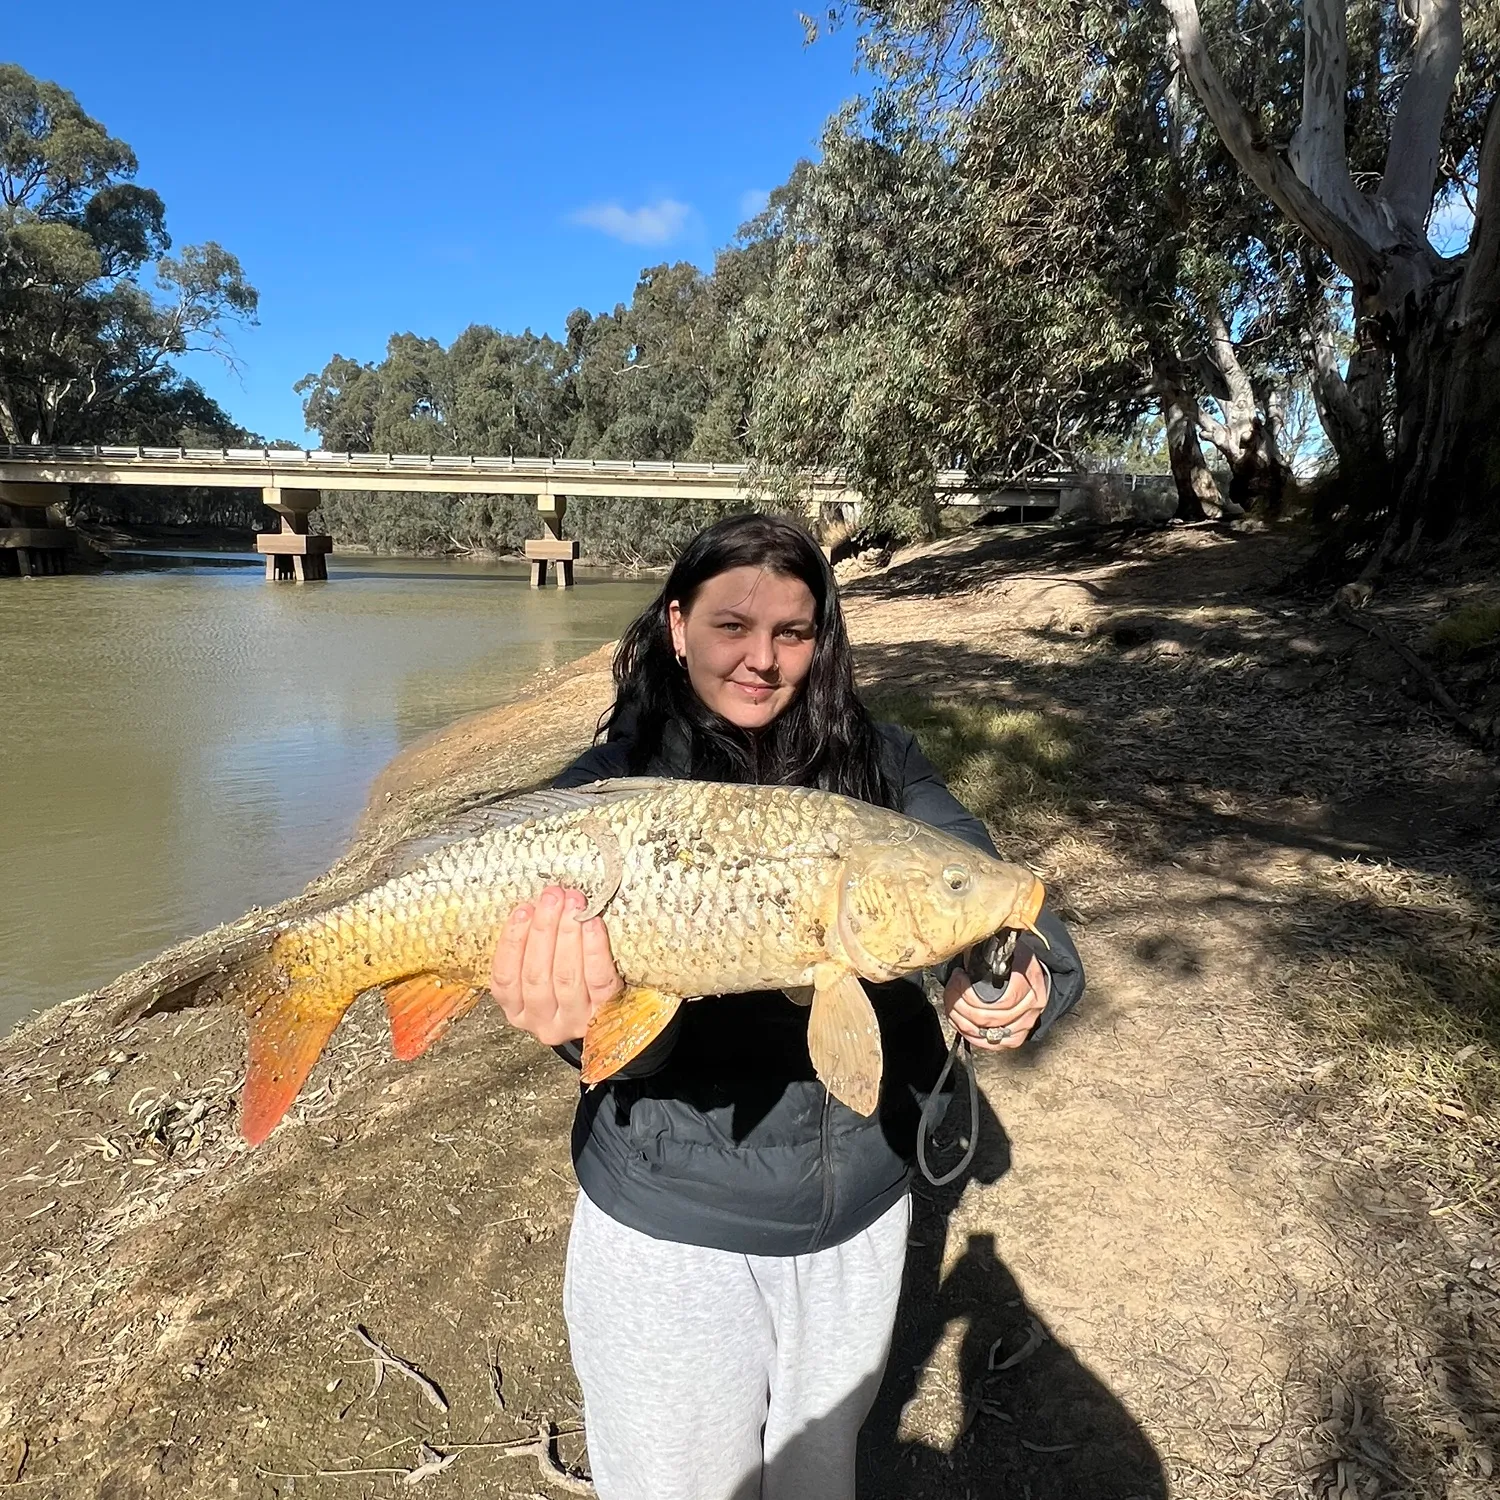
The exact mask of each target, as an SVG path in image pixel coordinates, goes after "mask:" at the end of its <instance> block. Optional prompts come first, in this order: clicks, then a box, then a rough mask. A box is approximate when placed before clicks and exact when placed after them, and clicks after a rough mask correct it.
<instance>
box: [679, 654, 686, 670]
mask: <svg viewBox="0 0 1500 1500" xmlns="http://www.w3.org/2000/svg"><path fill="white" fill-rule="evenodd" d="M677 665H678V666H679V667H681V668H682V670H683V671H684V672H686V671H687V657H686V656H685V655H684V654H683V653H682V652H680V651H679V652H678V653H677Z"/></svg>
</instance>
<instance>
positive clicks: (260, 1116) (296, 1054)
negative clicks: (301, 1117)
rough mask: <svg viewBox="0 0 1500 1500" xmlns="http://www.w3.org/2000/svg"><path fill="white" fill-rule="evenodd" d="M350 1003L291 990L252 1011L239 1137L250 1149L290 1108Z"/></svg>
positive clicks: (265, 999) (268, 998)
mask: <svg viewBox="0 0 1500 1500" xmlns="http://www.w3.org/2000/svg"><path fill="white" fill-rule="evenodd" d="M353 999H354V997H353V996H352V995H351V996H349V997H348V999H346V1000H343V1001H342V1002H340V1001H337V1000H334V999H332V998H331V997H329V996H324V995H308V994H307V993H305V992H303V993H300V994H299V993H298V990H297V988H296V987H295V986H293V987H291V988H287V989H283V990H279V991H272V992H271V993H269V994H267V995H265V996H264V997H263V998H262V999H261V1000H260V1001H259V1003H258V1004H256V1005H255V1006H254V1007H253V1008H252V1009H251V1011H250V1065H249V1067H248V1068H247V1069H246V1071H245V1093H244V1098H243V1100H242V1101H241V1107H240V1134H241V1135H243V1136H244V1138H245V1139H246V1140H247V1141H248V1142H249V1143H250V1144H251V1145H252V1146H258V1145H260V1143H261V1142H262V1141H263V1140H265V1138H266V1137H267V1136H268V1135H270V1133H271V1132H272V1131H273V1130H274V1129H275V1128H276V1124H277V1122H278V1121H279V1120H280V1119H281V1117H282V1116H283V1115H284V1114H285V1113H286V1112H287V1110H288V1109H289V1108H290V1107H291V1103H292V1100H293V1099H295V1098H296V1097H297V1091H298V1090H299V1089H300V1088H301V1087H302V1085H303V1084H304V1083H305V1082H306V1081H307V1075H308V1074H309V1073H310V1072H311V1071H312V1065H313V1064H314V1063H315V1062H317V1060H318V1058H319V1056H320V1055H321V1053H322V1051H323V1048H324V1047H326V1046H327V1045H328V1038H329V1037H330V1036H332V1035H333V1028H334V1027H335V1026H337V1025H338V1024H339V1022H340V1021H341V1020H343V1018H344V1012H345V1011H346V1010H348V1009H349V1006H350V1004H351V1003H352V1001H353Z"/></svg>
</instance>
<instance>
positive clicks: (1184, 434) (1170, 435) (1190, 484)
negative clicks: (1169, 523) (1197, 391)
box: [1157, 372, 1220, 521]
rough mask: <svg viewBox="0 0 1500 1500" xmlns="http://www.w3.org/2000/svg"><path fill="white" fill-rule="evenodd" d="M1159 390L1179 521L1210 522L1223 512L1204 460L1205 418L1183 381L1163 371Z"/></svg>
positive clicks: (1174, 515)
mask: <svg viewBox="0 0 1500 1500" xmlns="http://www.w3.org/2000/svg"><path fill="white" fill-rule="evenodd" d="M1157 390H1158V393H1159V395H1160V399H1161V416H1162V422H1163V423H1164V424H1165V426H1166V429H1167V457H1168V459H1169V460H1170V461H1171V465H1172V478H1173V479H1174V480H1175V481H1176V482H1177V509H1176V510H1175V511H1174V512H1173V515H1172V519H1173V520H1175V521H1206V520H1208V519H1209V516H1210V514H1212V515H1215V516H1217V515H1218V514H1219V511H1220V497H1219V486H1218V484H1217V482H1216V481H1215V479H1214V476H1213V474H1212V472H1211V471H1210V469H1209V467H1208V463H1207V461H1206V460H1205V459H1204V457H1203V445H1202V443H1200V442H1199V440H1198V430H1199V422H1200V420H1201V415H1200V413H1199V410H1198V399H1197V397H1196V396H1194V395H1193V394H1192V392H1191V391H1189V390H1188V389H1187V387H1186V386H1185V385H1184V384H1183V382H1182V381H1181V380H1180V379H1177V378H1176V377H1175V376H1173V375H1172V374H1169V373H1161V372H1159V373H1158V375H1157Z"/></svg>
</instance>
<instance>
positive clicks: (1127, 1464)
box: [859, 1094, 1167, 1500]
mask: <svg viewBox="0 0 1500 1500" xmlns="http://www.w3.org/2000/svg"><path fill="white" fill-rule="evenodd" d="M962 1108H963V1106H962V1104H956V1105H955V1107H954V1113H955V1114H957V1113H959V1112H960V1111H961V1110H962ZM979 1110H980V1114H979V1119H978V1120H977V1121H976V1122H975V1124H976V1125H977V1128H978V1130H979V1147H978V1151H977V1152H976V1156H975V1161H974V1165H973V1167H972V1168H971V1170H970V1172H969V1173H968V1174H965V1176H964V1177H963V1178H961V1179H960V1180H959V1181H957V1182H953V1183H950V1184H948V1185H947V1186H945V1187H938V1188H934V1187H930V1186H928V1185H927V1184H926V1183H923V1182H919V1183H918V1185H917V1189H916V1191H915V1192H914V1194H913V1215H912V1230H911V1240H910V1246H909V1249H908V1251H907V1261H906V1278H905V1282H904V1284H903V1286H902V1292H901V1307H900V1311H899V1312H898V1314H897V1319H896V1334H895V1340H894V1343H893V1345H892V1347H891V1355H890V1359H889V1360H888V1362H887V1364H886V1375H885V1380H884V1382H883V1383H882V1385H881V1389H880V1393H879V1395H878V1396H877V1398H876V1401H875V1406H874V1409H873V1411H872V1412H871V1414H870V1418H869V1420H868V1421H867V1422H866V1424H865V1427H864V1431H863V1433H862V1434H861V1439H860V1454H859V1460H860V1462H859V1469H860V1481H859V1494H860V1495H861V1496H862V1497H866V1500H895V1497H898V1496H900V1497H903V1500H904V1497H913V1500H915V1497H922V1496H933V1497H936V1496H954V1497H960V1496H962V1497H968V1496H972V1497H974V1500H981V1497H992V1496H993V1497H1000V1496H1015V1497H1016V1500H1021V1497H1023V1496H1025V1497H1030V1500H1162V1497H1164V1496H1165V1495H1166V1493H1167V1482H1166V1477H1165V1474H1164V1472H1163V1469H1162V1464H1161V1460H1160V1458H1159V1457H1158V1456H1157V1453H1156V1450H1155V1449H1154V1448H1153V1447H1152V1445H1151V1442H1150V1440H1149V1439H1148V1438H1147V1437H1146V1435H1145V1433H1144V1432H1143V1431H1142V1430H1141V1428H1140V1426H1139V1425H1138V1424H1137V1423H1136V1421H1135V1419H1134V1418H1133V1417H1132V1416H1131V1414H1130V1413H1129V1412H1128V1411H1127V1410H1126V1408H1125V1406H1124V1405H1123V1404H1122V1403H1121V1401H1120V1400H1119V1398H1118V1397H1117V1396H1115V1395H1114V1393H1113V1392H1112V1391H1110V1389H1109V1388H1108V1386H1106V1385H1105V1384H1104V1382H1103V1381H1101V1380H1100V1379H1099V1377H1098V1376H1096V1375H1095V1374H1093V1372H1092V1371H1090V1370H1089V1369H1088V1367H1087V1366H1086V1365H1084V1364H1083V1362H1082V1361H1081V1360H1080V1359H1079V1358H1078V1357H1077V1356H1076V1355H1075V1354H1074V1353H1073V1352H1072V1351H1071V1350H1070V1349H1069V1348H1068V1347H1067V1346H1066V1345H1065V1344H1063V1343H1062V1342H1060V1341H1059V1340H1058V1339H1057V1338H1056V1337H1054V1336H1052V1335H1051V1334H1050V1333H1049V1331H1048V1330H1047V1328H1046V1325H1045V1324H1044V1323H1043V1321H1042V1320H1041V1319H1040V1318H1039V1317H1037V1315H1036V1314H1035V1313H1034V1312H1033V1311H1032V1310H1031V1308H1030V1307H1029V1306H1028V1305H1027V1303H1026V1299H1025V1297H1024V1296H1023V1295H1022V1292H1021V1289H1020V1287H1019V1286H1018V1285H1017V1283H1016V1279H1015V1277H1014V1276H1013V1275H1012V1274H1011V1273H1010V1271H1009V1270H1008V1269H1007V1268H1006V1266H1005V1264H1004V1262H1003V1261H1001V1259H1000V1258H999V1256H998V1255H997V1254H996V1251H995V1238H994V1236H993V1235H992V1234H987V1233H986V1234H971V1235H969V1237H968V1242H967V1245H966V1246H965V1248H964V1250H963V1253H962V1254H961V1255H960V1256H959V1257H958V1258H957V1259H956V1260H954V1261H953V1263H952V1264H951V1265H950V1266H949V1267H948V1269H947V1271H946V1272H945V1271H944V1269H943V1263H944V1259H945V1250H946V1246H947V1242H948V1236H949V1229H950V1221H951V1219H952V1218H953V1214H954V1211H955V1210H956V1209H957V1207H958V1204H959V1200H960V1199H961V1198H962V1196H963V1191H964V1185H965V1183H966V1182H967V1180H968V1178H969V1177H970V1176H972V1177H973V1178H975V1179H976V1180H978V1181H979V1182H983V1183H993V1182H996V1181H998V1180H999V1179H1000V1178H1001V1177H1002V1176H1004V1175H1005V1173H1006V1172H1008V1171H1009V1170H1010V1140H1009V1138H1008V1136H1007V1135H1006V1133H1005V1129H1004V1127H1003V1126H1002V1125H1001V1123H1000V1121H999V1119H998V1118H997V1117H996V1115H995V1114H994V1112H993V1111H992V1110H991V1108H990V1106H989V1104H988V1102H987V1101H986V1100H985V1099H984V1096H983V1094H981V1095H980V1104H979ZM939 1170H941V1169H939ZM959 1325H964V1329H965V1331H964V1334H963V1343H962V1347H961V1349H960V1352H959V1357H958V1373H959V1381H960V1389H959V1391H958V1392H957V1393H953V1392H947V1393H945V1394H944V1396H943V1401H944V1402H946V1403H949V1404H950V1408H951V1406H955V1405H956V1406H957V1407H958V1411H956V1412H955V1411H953V1410H951V1409H950V1410H949V1412H948V1421H947V1422H946V1423H944V1425H945V1426H946V1427H947V1428H948V1433H947V1436H948V1439H949V1440H948V1441H944V1440H943V1438H942V1437H941V1436H937V1435H933V1434H929V1433H923V1432H921V1431H920V1430H918V1429H919V1428H920V1417H919V1416H918V1415H917V1411H916V1408H917V1405H918V1399H919V1398H918V1388H919V1384H920V1382H921V1377H922V1374H923V1371H924V1370H925V1369H926V1368H927V1366H928V1364H929V1362H930V1361H931V1360H932V1358H933V1355H934V1354H935V1352H936V1351H937V1349H938V1347H939V1345H940V1344H941V1343H942V1342H943V1340H944V1338H945V1336H946V1335H947V1333H948V1331H949V1330H950V1329H952V1328H955V1327H956V1326H959ZM1039 1340H1040V1342H1039ZM1028 1349H1029V1350H1030V1352H1026V1351H1027V1350H1028ZM1017 1355H1020V1356H1022V1357H1021V1358H1018V1359H1016V1360H1015V1363H1014V1364H1012V1365H1011V1366H1010V1368H1008V1369H999V1368H998V1366H1000V1365H1002V1364H1004V1363H1006V1362H1007V1360H1009V1359H1011V1358H1013V1357H1014V1356H1017ZM922 1405H923V1406H924V1407H925V1406H926V1403H925V1402H924V1403H922ZM955 1431H957V1434H958V1435H957V1438H956V1440H953V1433H954V1432H955Z"/></svg>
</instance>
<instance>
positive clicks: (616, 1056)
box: [583, 988, 682, 1084]
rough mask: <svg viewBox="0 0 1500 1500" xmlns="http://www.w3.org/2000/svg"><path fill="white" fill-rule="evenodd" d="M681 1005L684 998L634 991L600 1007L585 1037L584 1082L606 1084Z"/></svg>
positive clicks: (643, 1048)
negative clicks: (607, 1079)
mask: <svg viewBox="0 0 1500 1500" xmlns="http://www.w3.org/2000/svg"><path fill="white" fill-rule="evenodd" d="M681 1004H682V996H681V995H667V994H663V993H662V991H661V990H648V989H635V988H632V989H627V990H626V991H625V993H624V994H623V995H621V996H620V997H619V998H618V999H616V1000H610V1001H607V1002H606V1003H605V1004H603V1005H601V1006H600V1007H599V1009H598V1010H596V1011H595V1012H594V1017H593V1019H592V1020H591V1021H590V1022H589V1025H588V1030H587V1031H585V1032H584V1034H583V1081H584V1082H585V1083H587V1084H595V1083H603V1082H604V1080H605V1079H606V1078H609V1077H612V1076H613V1075H614V1074H615V1073H618V1072H619V1070H620V1069H621V1068H623V1067H624V1066H625V1064H626V1063H628V1062H629V1061H630V1060H631V1058H633V1057H638V1056H640V1054H641V1053H642V1052H644V1051H645V1050H646V1048H647V1047H648V1046H650V1045H651V1043H652V1042H654V1041H655V1040H656V1038H657V1037H659V1036H660V1035H661V1033H662V1031H663V1030H664V1029H665V1028H666V1024H667V1022H668V1021H670V1020H671V1019H672V1017H673V1016H675V1015H676V1014H677V1007H678V1006H679V1005H681Z"/></svg>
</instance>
